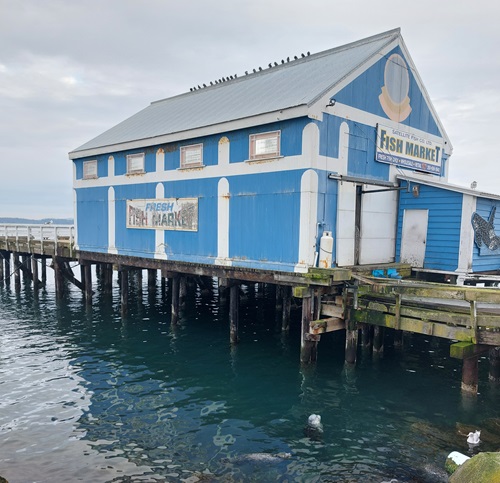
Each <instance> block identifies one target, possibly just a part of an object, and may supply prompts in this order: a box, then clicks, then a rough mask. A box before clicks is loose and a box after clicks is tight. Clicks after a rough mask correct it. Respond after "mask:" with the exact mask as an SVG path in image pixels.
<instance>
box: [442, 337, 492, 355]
mask: <svg viewBox="0 0 500 483" xmlns="http://www.w3.org/2000/svg"><path fill="white" fill-rule="evenodd" d="M490 349H491V347H489V346H487V345H482V344H474V342H466V341H462V342H456V343H455V344H451V345H450V357H453V358H454V359H466V358H467V357H475V356H480V355H482V354H486V353H487V352H488V351H489V350H490Z"/></svg>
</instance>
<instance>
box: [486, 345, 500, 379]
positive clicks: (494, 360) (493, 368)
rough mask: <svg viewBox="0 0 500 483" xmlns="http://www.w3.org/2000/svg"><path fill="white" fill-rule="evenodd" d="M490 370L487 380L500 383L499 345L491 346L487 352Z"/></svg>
mask: <svg viewBox="0 0 500 483" xmlns="http://www.w3.org/2000/svg"><path fill="white" fill-rule="evenodd" d="M489 359H490V371H489V376H488V377H489V380H490V381H491V382H495V383H500V347H493V348H492V349H490V353H489Z"/></svg>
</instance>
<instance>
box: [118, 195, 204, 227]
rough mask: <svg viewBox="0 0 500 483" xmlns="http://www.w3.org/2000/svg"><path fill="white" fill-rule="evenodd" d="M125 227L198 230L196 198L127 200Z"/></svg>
mask: <svg viewBox="0 0 500 483" xmlns="http://www.w3.org/2000/svg"><path fill="white" fill-rule="evenodd" d="M127 228H146V229H153V230H177V231H198V198H164V199H152V200H127Z"/></svg>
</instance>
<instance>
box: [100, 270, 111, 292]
mask: <svg viewBox="0 0 500 483" xmlns="http://www.w3.org/2000/svg"><path fill="white" fill-rule="evenodd" d="M102 269H103V272H102V275H103V276H102V288H103V291H104V293H106V294H110V293H111V291H112V289H113V265H112V264H111V263H104V264H103V265H102Z"/></svg>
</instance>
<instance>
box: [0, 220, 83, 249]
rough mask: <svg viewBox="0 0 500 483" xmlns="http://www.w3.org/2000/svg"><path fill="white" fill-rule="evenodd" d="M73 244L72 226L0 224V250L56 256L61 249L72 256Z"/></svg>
mask: <svg viewBox="0 0 500 483" xmlns="http://www.w3.org/2000/svg"><path fill="white" fill-rule="evenodd" d="M74 242H75V227H74V226H73V225H53V224H36V225H35V224H33V225H25V224H15V223H3V224H0V249H3V250H9V251H17V252H26V253H38V254H42V255H43V254H57V253H58V251H60V249H61V248H63V249H64V250H65V251H67V252H69V255H70V256H72V254H73V251H74Z"/></svg>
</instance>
